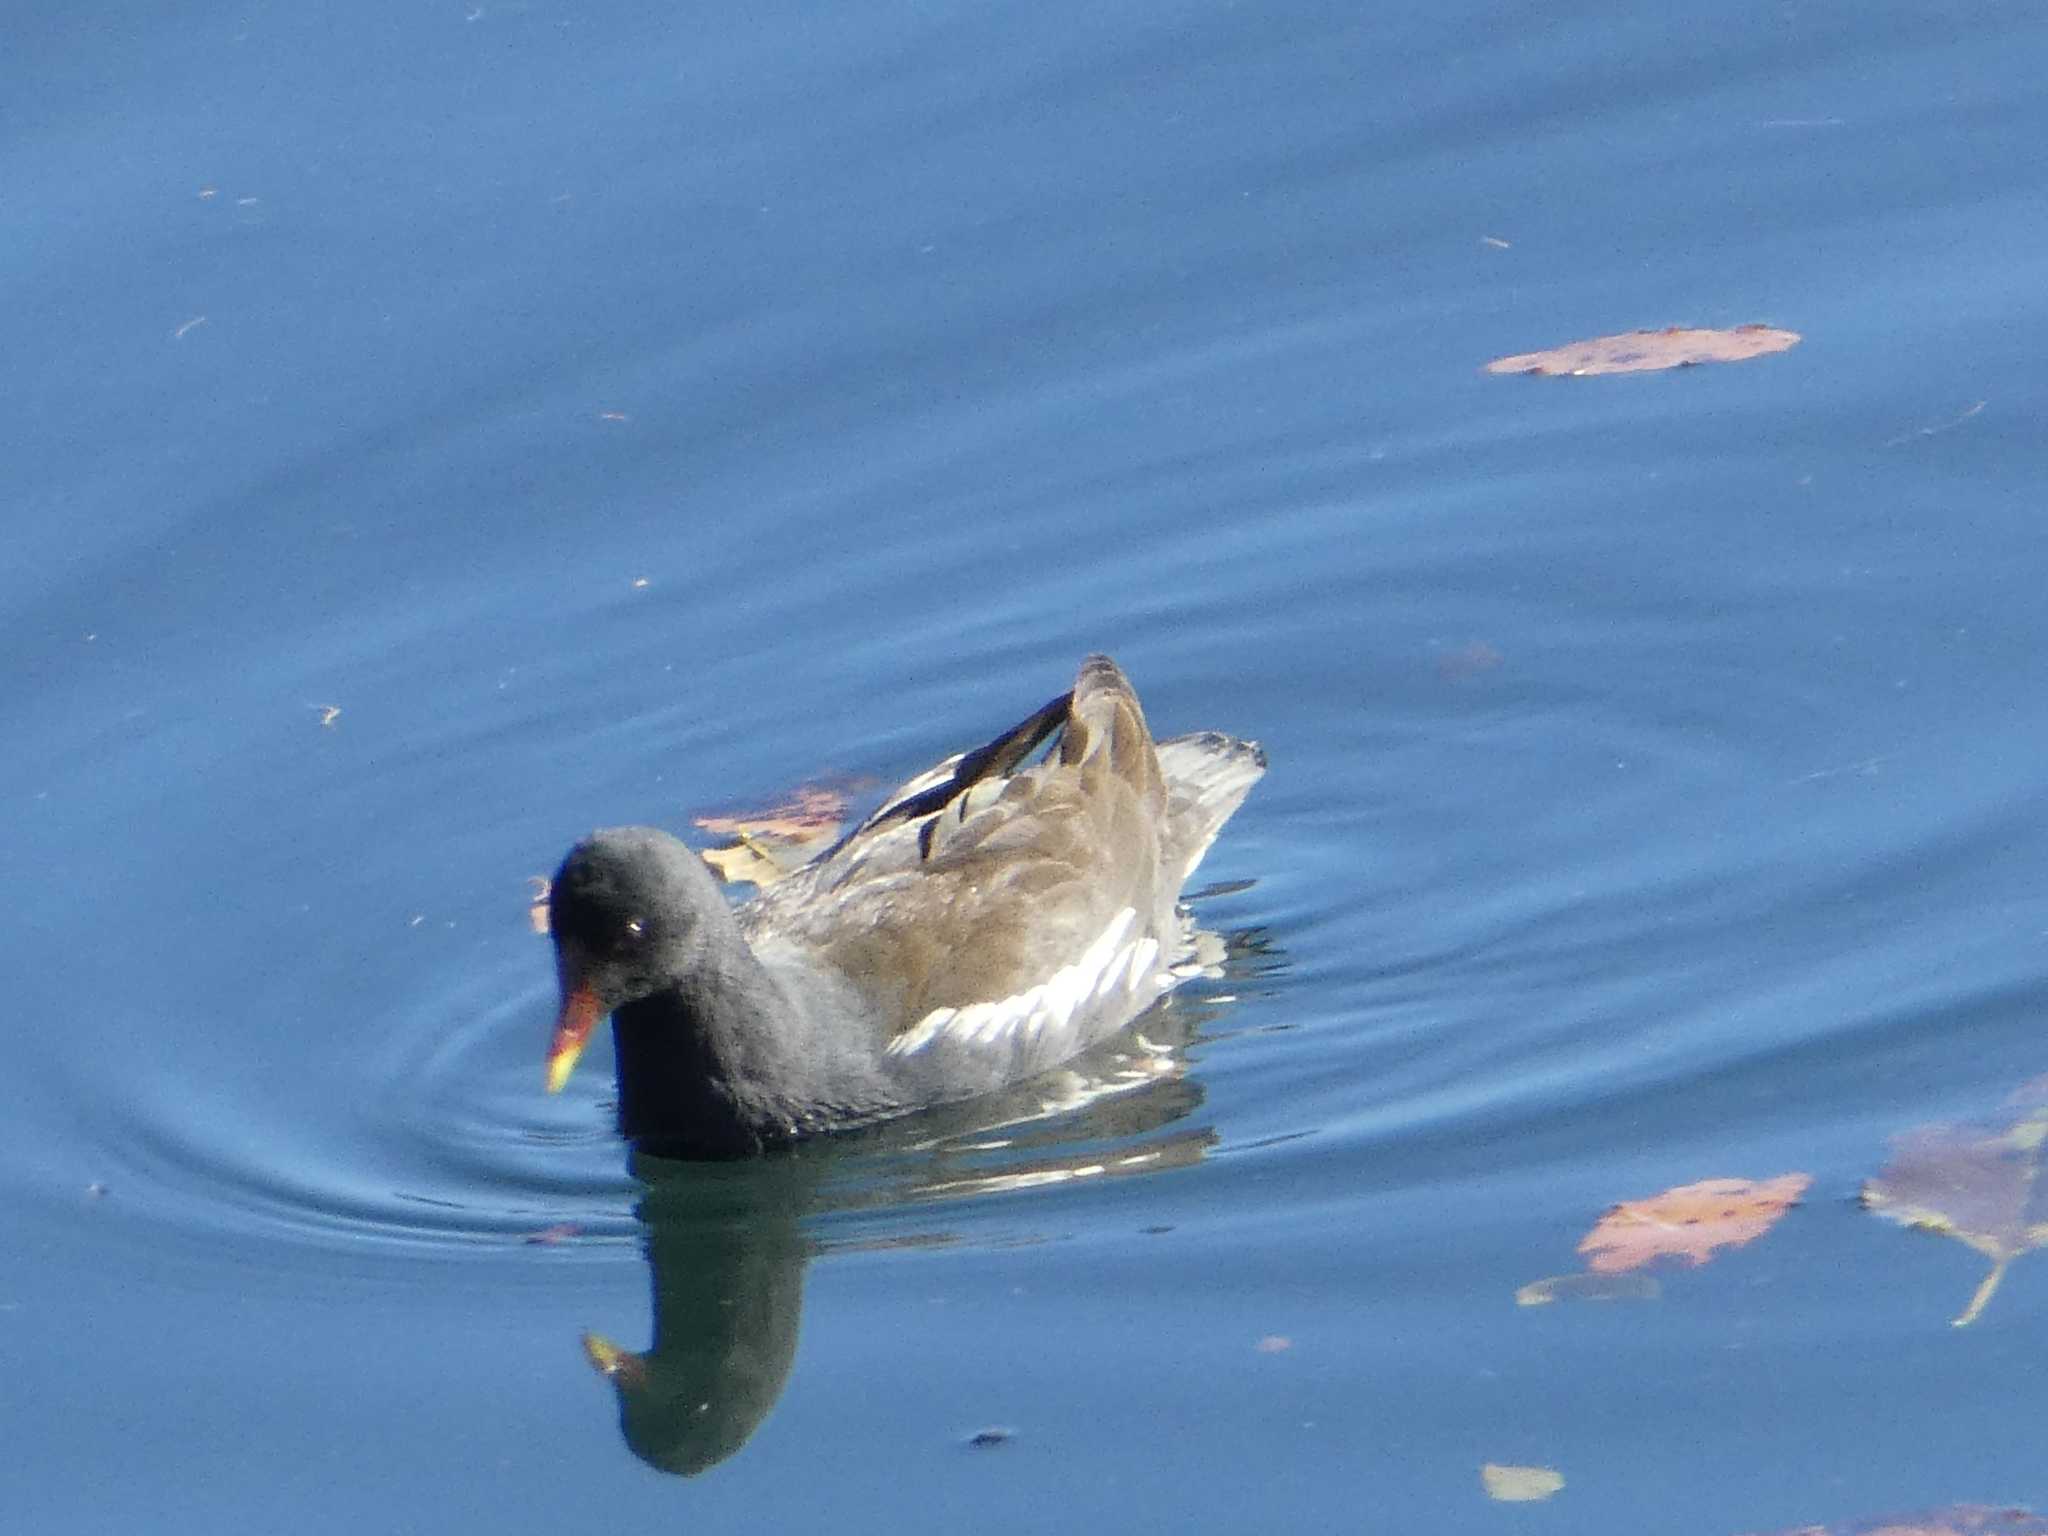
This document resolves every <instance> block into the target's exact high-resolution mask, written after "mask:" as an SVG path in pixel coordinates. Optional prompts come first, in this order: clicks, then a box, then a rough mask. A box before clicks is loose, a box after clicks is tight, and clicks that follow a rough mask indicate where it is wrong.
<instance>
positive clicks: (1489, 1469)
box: [1479, 1461, 1564, 1504]
mask: <svg viewBox="0 0 2048 1536" xmlns="http://www.w3.org/2000/svg"><path fill="white" fill-rule="evenodd" d="M1479 1482H1480V1485H1481V1486H1482V1487H1484V1488H1485V1489H1486V1496H1487V1497H1488V1498H1489V1499H1493V1500H1496V1501H1497V1502H1499V1503H1502V1504H1529V1503H1533V1502H1535V1501H1536V1500H1537V1499H1547V1498H1549V1497H1550V1496H1551V1495H1552V1494H1553V1493H1556V1492H1557V1491H1558V1489H1560V1488H1562V1487H1563V1486H1564V1475H1563V1474H1562V1473H1559V1472H1554V1471H1552V1470H1551V1469H1550V1468H1549V1467H1505V1466H1502V1465H1500V1464H1499V1463H1498V1462H1491V1461H1489V1462H1488V1463H1487V1464H1486V1465H1485V1466H1483V1467H1481V1468H1480V1469H1479Z"/></svg>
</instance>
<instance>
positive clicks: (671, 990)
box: [612, 943, 788, 1154]
mask: <svg viewBox="0 0 2048 1536" xmlns="http://www.w3.org/2000/svg"><path fill="white" fill-rule="evenodd" d="M787 1014H788V1009H787V1005H786V1002H785V1000H784V999H783V997H782V995H781V992H780V990H779V989H778V988H777V987H776V985H775V983H774V981H773V980H772V979H771V978H770V977H769V976H768V974H767V973H766V972H765V971H764V970H763V969H762V968H761V965H760V963H759V962H758V961H756V960H755V959H754V957H753V956H752V955H751V954H749V953H748V952H747V950H746V947H745V945H744V944H738V943H736V944H734V945H732V946H729V947H720V948H718V949H710V948H707V949H705V950H704V951H702V952H700V953H699V954H698V955H696V956H695V957H693V962H692V963H691V964H690V965H689V967H688V968H687V969H684V970H683V971H682V974H681V975H680V976H679V977H677V979H676V980H674V981H672V982H670V983H669V984H668V985H667V986H665V987H663V988H662V989H661V990H660V991H658V992H655V993H653V994H652V995H651V996H648V997H644V998H641V999H639V1000H638V1001H636V1002H631V1003H627V1004H625V1005H623V1006H622V1007H620V1008H619V1009H617V1010H616V1011H615V1012H614V1013H613V1014H612V1043H613V1048H614V1050H615V1051H616V1053H617V1057H618V1067H619V1079H618V1081H619V1129H620V1131H621V1132H622V1133H624V1134H625V1135H626V1136H629V1137H631V1138H632V1139H634V1140H635V1141H641V1142H645V1143H648V1144H650V1145H653V1144H658V1143H670V1144H673V1145H675V1146H677V1147H678V1148H686V1149H690V1150H694V1151H697V1152H699V1153H700V1154H716V1153H719V1152H728V1151H729V1152H732V1153H745V1152H751V1151H755V1150H758V1149H759V1147H761V1146H763V1145H766V1144H768V1143H769V1142H771V1141H773V1140H774V1139H776V1138H775V1135H774V1132H775V1130H776V1127H777V1124H778V1118H779V1117H778V1108H779V1106H777V1105H776V1104H775V1103H773V1102H772V1100H773V1098H774V1095H773V1094H772V1093H771V1092H765V1091H764V1088H765V1087H766V1086H767V1085H768V1084H770V1083H772V1079H767V1080H764V1076H763V1072H762V1065H763V1063H762V1060H761V1058H762V1057H763V1055H764V1054H766V1055H769V1056H771V1057H772V1056H773V1054H774V1049H775V1042H776V1040H777V1038H778V1036H779V1034H780V1033H781V1031H782V1030H783V1029H784V1028H785V1027H786V1019H787Z"/></svg>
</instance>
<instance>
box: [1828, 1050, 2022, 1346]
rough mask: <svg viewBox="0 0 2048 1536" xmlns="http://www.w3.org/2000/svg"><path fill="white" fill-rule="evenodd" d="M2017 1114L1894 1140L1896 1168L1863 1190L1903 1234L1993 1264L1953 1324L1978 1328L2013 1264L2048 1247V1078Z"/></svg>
mask: <svg viewBox="0 0 2048 1536" xmlns="http://www.w3.org/2000/svg"><path fill="white" fill-rule="evenodd" d="M2008 1102H2010V1103H2012V1104H2014V1105H2015V1106H2017V1112H2016V1113H2015V1114H2013V1115H2010V1116H2008V1117H2006V1118H2005V1119H2004V1120H2002V1121H1999V1122H1996V1123H1994V1124H1990V1125H1978V1126H1969V1125H1950V1124H1935V1125H1923V1126H1919V1127H1917V1128H1916V1129H1914V1130H1911V1131H1907V1132H1906V1133H1904V1134H1903V1135H1901V1136H1898V1137H1895V1138H1894V1139H1893V1142H1892V1148H1893V1150H1892V1160H1891V1161H1890V1162H1889V1163H1887V1164H1886V1165H1885V1167H1884V1170H1883V1171H1882V1172H1881V1173H1879V1174H1878V1176H1877V1177H1876V1178H1874V1179H1871V1180H1870V1181H1869V1182H1868V1183H1866V1184H1865V1185H1864V1186H1863V1203H1864V1205H1865V1206H1866V1207H1868V1208H1869V1209H1870V1210H1873V1211H1876V1212H1877V1213H1878V1214H1879V1215H1881V1216H1887V1217H1889V1218H1890V1219H1891V1220H1893V1221H1896V1222H1898V1223H1899V1224H1900V1225H1901V1226H1907V1227H1916V1228H1918V1229H1920V1230H1921V1231H1925V1232H1939V1233H1940V1234H1941V1235H1942V1236H1944V1237H1952V1238H1954V1239H1955V1240H1956V1241H1957V1242H1959V1243H1962V1244H1964V1245H1966V1246H1968V1247H1971V1248H1974V1249H1976V1250H1977V1252H1979V1253H1981V1254H1983V1255H1984V1257H1986V1258H1987V1259H1989V1260H1991V1273H1990V1274H1988V1275H1986V1276H1985V1277H1984V1279H1983V1282H1982V1283H1981V1284H1979V1285H1978V1287H1977V1292H1976V1294H1975V1295H1974V1296H1972V1297H1971V1298H1970V1302H1969V1305H1968V1306H1966V1307H1964V1308H1963V1310H1962V1312H1961V1313H1960V1314H1959V1315H1958V1316H1957V1317H1956V1318H1954V1319H1953V1321H1954V1323H1955V1326H1956V1327H1958V1328H1963V1327H1967V1326H1968V1325H1969V1324H1971V1323H1973V1322H1975V1321H1976V1320H1977V1317H1978V1315H1979V1314H1980V1313H1982V1312H1983V1310H1984V1307H1985V1304H1986V1303H1987V1302H1989V1301H1990V1300H1991V1296H1992V1293H1993V1292H1995V1291H1996V1290H1997V1289H1998V1284H1999V1282H2000V1281H2001V1280H2003V1279H2004V1278H2005V1271H2006V1269H2007V1268H2008V1266H2010V1265H2011V1263H2012V1261H2013V1260H2014V1259H2016V1258H2018V1257H2019V1256H2020V1255H2021V1254H2023V1253H2025V1252H2027V1251H2028V1250H2029V1249H2032V1248H2040V1247H2044V1246H2048V1188H2044V1186H2043V1185H2042V1183H2041V1181H2040V1178H2039V1174H2040V1166H2041V1144H2042V1141H2043V1139H2044V1138H2048V1078H2036V1079H2035V1080H2034V1081H2032V1082H2030V1083H2028V1084H2027V1085H2026V1086H2025V1087H2023V1088H2021V1089H2020V1090H2019V1091H2018V1092H2017V1093H2015V1094H2014V1095H2013V1097H2012V1098H2011V1099H2010V1100H2009V1101H2008Z"/></svg>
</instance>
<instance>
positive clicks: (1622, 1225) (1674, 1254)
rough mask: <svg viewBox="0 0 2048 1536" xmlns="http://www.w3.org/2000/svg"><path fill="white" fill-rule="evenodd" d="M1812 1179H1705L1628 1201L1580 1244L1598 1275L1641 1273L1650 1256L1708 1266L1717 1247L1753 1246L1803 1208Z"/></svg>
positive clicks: (1792, 1176) (1797, 1175) (1799, 1176)
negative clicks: (1803, 1197) (1802, 1198)
mask: <svg viewBox="0 0 2048 1536" xmlns="http://www.w3.org/2000/svg"><path fill="white" fill-rule="evenodd" d="M1812 1182H1813V1179H1812V1177H1811V1176H1810V1175H1808V1174H1804V1173H1786V1174H1780V1175H1779V1176H1778V1177H1777V1178H1775V1179H1763V1180H1750V1179H1705V1180H1702V1181H1701V1182H1700V1183H1698V1184H1683V1185H1680V1186H1679V1187H1678V1188H1676V1189H1667V1190H1665V1191H1664V1193H1663V1194H1661V1195H1652V1196H1650V1197H1649V1198H1648V1199H1647V1200H1624V1201H1623V1202H1622V1203H1621V1204H1619V1205H1617V1206H1615V1207H1614V1208H1613V1209H1612V1210H1610V1211H1609V1212H1608V1213H1607V1214H1606V1215H1605V1216H1602V1217H1601V1218H1600V1220H1599V1223H1598V1224H1597V1225H1596V1226H1595V1227H1594V1228H1593V1230H1592V1231H1591V1232H1588V1233H1587V1234H1586V1236H1585V1237H1584V1239H1583V1240H1581V1242H1580V1243H1579V1252H1580V1253H1583V1254H1584V1255H1586V1267H1587V1268H1588V1269H1590V1270H1592V1271H1593V1272H1594V1273H1595V1274H1600V1275H1612V1274H1619V1273H1621V1272H1622V1271H1623V1270H1630V1269H1640V1268H1641V1267H1642V1266H1643V1265H1645V1264H1647V1263H1649V1262H1650V1261H1651V1260H1652V1259H1658V1258H1665V1257H1671V1258H1684V1259H1689V1260H1690V1261H1691V1262H1692V1263H1693V1264H1694V1265H1696V1266H1697V1265H1700V1264H1704V1263H1706V1262H1707V1260H1708V1259H1710V1258H1712V1257H1713V1256H1714V1250H1716V1249H1717V1248H1735V1247H1740V1246H1741V1245H1742V1244H1744V1243H1748V1242H1753V1241H1754V1240H1755V1239H1757V1238H1759V1237H1762V1236H1763V1235H1764V1233H1766V1232H1768V1231H1770V1229H1771V1228H1772V1227H1774V1226H1776V1225H1777V1223H1778V1220H1779V1218H1780V1217H1782V1216H1783V1215H1784V1214H1785V1212H1786V1211H1788V1210H1790V1209H1791V1208H1792V1207H1793V1206H1794V1205H1796V1204H1798V1202H1799V1197H1800V1196H1801V1195H1803V1194H1805V1193H1806V1187H1807V1185H1809V1184H1811V1183H1812Z"/></svg>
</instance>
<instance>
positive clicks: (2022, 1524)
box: [1772, 1504, 2048, 1536]
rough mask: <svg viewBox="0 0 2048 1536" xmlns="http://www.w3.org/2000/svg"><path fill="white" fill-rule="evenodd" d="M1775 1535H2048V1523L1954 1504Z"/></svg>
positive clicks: (2020, 1513) (2027, 1514) (2024, 1512)
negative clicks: (1916, 1512)
mask: <svg viewBox="0 0 2048 1536" xmlns="http://www.w3.org/2000/svg"><path fill="white" fill-rule="evenodd" d="M1772 1536H2048V1520H2043V1519H2042V1518H2041V1517H2040V1516H2039V1515H2037V1514H2035V1513H2034V1512H2033V1511H2032V1510H2030V1509H2021V1508H2018V1507H2016V1506H2014V1507H2005V1508H1999V1507H1996V1506H1993V1505H1989V1504H1950V1505H1947V1506H1945V1507H1944V1508H1941V1509H1930V1510H1924V1511H1922V1512H1920V1513H1918V1514H1912V1515H1894V1516H1892V1517H1890V1518H1888V1519H1882V1520H1858V1521H1856V1522H1855V1523H1853V1524H1849V1525H1802V1526H1798V1527H1796V1528H1795V1529H1792V1530H1789V1531H1778V1532H1774V1533H1772Z"/></svg>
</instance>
